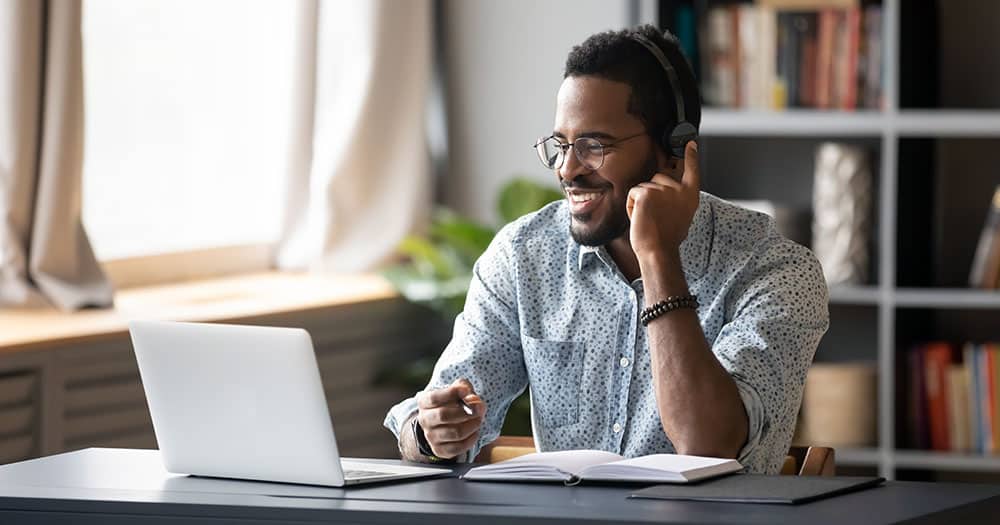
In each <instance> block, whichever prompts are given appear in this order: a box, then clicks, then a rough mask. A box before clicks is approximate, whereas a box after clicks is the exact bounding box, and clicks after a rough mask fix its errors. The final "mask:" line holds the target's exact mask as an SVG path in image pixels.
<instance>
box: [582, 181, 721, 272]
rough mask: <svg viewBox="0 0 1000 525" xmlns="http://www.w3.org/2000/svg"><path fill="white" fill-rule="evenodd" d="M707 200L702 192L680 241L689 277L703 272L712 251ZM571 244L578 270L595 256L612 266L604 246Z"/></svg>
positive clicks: (682, 262) (712, 227) (683, 261)
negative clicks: (686, 231) (575, 254)
mask: <svg viewBox="0 0 1000 525" xmlns="http://www.w3.org/2000/svg"><path fill="white" fill-rule="evenodd" d="M707 201H708V199H706V195H705V194H704V193H702V194H701V195H700V198H699V199H698V209H697V210H696V211H695V213H694V218H693V219H692V220H691V227H690V228H688V235H687V238H686V239H684V242H682V243H681V266H683V267H684V275H686V276H687V277H689V278H698V277H701V276H702V275H704V274H705V270H707V269H708V261H709V256H710V255H711V253H712V240H713V239H712V237H713V235H712V232H713V231H714V229H715V228H714V225H715V224H714V223H715V220H714V215H713V213H712V206H711V204H709V203H708V202H707ZM572 244H573V245H574V246H576V247H579V256H578V259H577V264H578V268H579V270H580V271H583V267H584V265H585V264H586V263H587V261H588V260H590V259H593V258H595V257H596V258H597V259H599V260H601V261H602V262H604V264H606V265H608V266H612V267H613V266H614V260H612V259H611V255H610V254H608V252H607V250H606V249H604V246H583V245H581V244H577V243H576V242H575V241H574V242H573V243H572Z"/></svg>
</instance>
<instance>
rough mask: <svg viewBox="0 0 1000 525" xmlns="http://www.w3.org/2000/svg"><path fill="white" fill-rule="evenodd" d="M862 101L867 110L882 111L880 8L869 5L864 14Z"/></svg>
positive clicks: (882, 66)
mask: <svg viewBox="0 0 1000 525" xmlns="http://www.w3.org/2000/svg"><path fill="white" fill-rule="evenodd" d="M864 34H865V44H864V47H865V60H864V65H863V67H864V89H863V93H864V100H863V102H862V105H863V106H864V107H866V108H869V109H882V76H883V75H882V73H883V71H882V70H883V68H884V65H883V64H882V7H881V6H877V5H870V6H867V7H865V14H864Z"/></svg>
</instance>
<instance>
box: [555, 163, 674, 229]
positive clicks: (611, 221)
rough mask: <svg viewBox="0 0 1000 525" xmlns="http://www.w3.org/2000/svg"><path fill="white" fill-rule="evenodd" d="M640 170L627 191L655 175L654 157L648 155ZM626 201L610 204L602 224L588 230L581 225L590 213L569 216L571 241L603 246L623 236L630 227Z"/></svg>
mask: <svg viewBox="0 0 1000 525" xmlns="http://www.w3.org/2000/svg"><path fill="white" fill-rule="evenodd" d="M641 169H642V171H641V172H639V173H636V174H635V176H634V177H632V178H630V180H634V181H635V182H633V183H632V184H631V185H630V186H629V189H631V188H632V186H635V185H636V184H639V183H640V182H644V181H648V180H649V179H651V178H652V176H653V174H654V173H656V156H655V155H649V157H647V159H646V162H644V163H643V167H642V168H641ZM564 186H565V184H564ZM611 190H612V188H608V193H609V194H608V195H607V197H606V198H608V199H610V198H611V195H610V193H611ZM626 195H627V194H626ZM627 199H628V197H627V196H626V200H624V201H622V202H621V203H611V208H610V211H609V212H608V216H607V217H606V218H605V219H604V221H603V222H601V223H600V224H597V225H596V226H594V227H593V228H592V229H590V230H587V229H586V228H585V227H583V224H581V223H586V222H588V221H589V220H590V218H591V215H592V214H591V213H586V214H582V215H572V214H570V221H569V233H570V235H571V236H572V237H573V240H574V241H576V242H577V243H579V244H581V245H583V246H604V245H605V244H607V243H609V242H611V241H613V240H615V239H617V238H618V237H621V236H622V235H625V233H627V232H628V230H629V227H630V226H631V222H630V221H629V219H628V213H627V212H626V211H625V205H626V204H627V202H628V201H627ZM574 219H576V220H574Z"/></svg>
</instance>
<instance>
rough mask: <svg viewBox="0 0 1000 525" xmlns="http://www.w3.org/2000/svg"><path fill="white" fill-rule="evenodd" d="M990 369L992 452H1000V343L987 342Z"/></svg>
mask: <svg viewBox="0 0 1000 525" xmlns="http://www.w3.org/2000/svg"><path fill="white" fill-rule="evenodd" d="M986 347H987V348H989V352H990V360H991V370H990V385H992V387H993V388H992V390H991V391H990V408H991V409H992V414H991V415H992V422H993V425H992V431H993V452H1000V344H996V343H989V344H987V345H986Z"/></svg>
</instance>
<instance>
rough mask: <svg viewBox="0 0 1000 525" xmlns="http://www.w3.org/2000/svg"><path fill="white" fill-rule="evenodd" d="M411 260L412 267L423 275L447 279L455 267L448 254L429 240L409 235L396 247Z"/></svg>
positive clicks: (453, 272) (451, 275)
mask: <svg viewBox="0 0 1000 525" xmlns="http://www.w3.org/2000/svg"><path fill="white" fill-rule="evenodd" d="M396 249H397V250H398V251H399V252H400V253H402V254H403V255H406V256H407V257H409V258H410V260H411V261H412V262H413V265H414V268H415V269H416V270H417V272H418V273H419V274H420V275H422V276H424V277H431V276H434V277H439V278H443V279H448V278H451V277H454V275H455V273H456V272H455V269H454V268H453V263H452V261H450V260H448V256H447V255H446V254H445V253H444V252H443V251H442V250H441V249H439V248H438V247H437V246H435V245H434V244H433V243H432V242H431V241H429V240H427V239H425V238H423V237H417V236H414V235H410V236H407V237H405V238H404V239H403V240H402V241H401V242H400V243H399V246H398V247H397V248H396Z"/></svg>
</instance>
